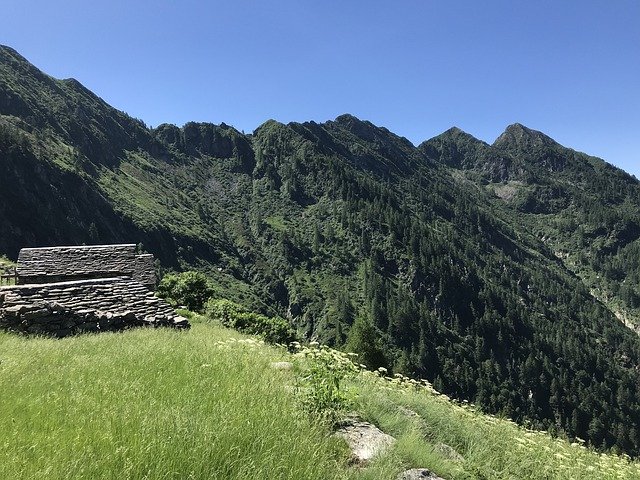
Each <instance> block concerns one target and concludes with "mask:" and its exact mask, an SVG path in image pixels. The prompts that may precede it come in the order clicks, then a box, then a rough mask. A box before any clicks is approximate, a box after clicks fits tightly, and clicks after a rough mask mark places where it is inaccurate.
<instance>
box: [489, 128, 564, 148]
mask: <svg viewBox="0 0 640 480" xmlns="http://www.w3.org/2000/svg"><path fill="white" fill-rule="evenodd" d="M554 145H558V144H557V142H556V141H555V140H553V139H552V138H551V137H549V136H547V135H545V134H544V133H542V132H539V131H537V130H533V129H531V128H528V127H525V126H524V125H522V124H521V123H514V124H512V125H509V126H508V127H507V128H506V130H505V131H504V132H503V133H502V134H501V135H500V136H499V137H498V138H497V139H496V141H495V142H493V146H494V147H496V148H514V147H515V148H517V149H523V148H524V149H528V148H531V147H542V146H554Z"/></svg>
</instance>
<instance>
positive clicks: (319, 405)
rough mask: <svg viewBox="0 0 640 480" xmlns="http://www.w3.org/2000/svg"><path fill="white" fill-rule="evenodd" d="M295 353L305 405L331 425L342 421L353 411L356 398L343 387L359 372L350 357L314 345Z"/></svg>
mask: <svg viewBox="0 0 640 480" xmlns="http://www.w3.org/2000/svg"><path fill="white" fill-rule="evenodd" d="M296 347H298V348H299V349H300V350H299V351H298V353H296V355H295V356H296V359H297V361H296V363H295V366H296V372H297V374H298V375H297V385H298V389H299V391H300V392H301V393H302V396H303V405H304V406H305V408H306V409H307V410H308V411H309V412H310V413H312V414H314V415H318V416H319V417H321V418H323V419H326V420H328V421H330V422H335V421H337V420H339V419H340V418H341V417H343V416H344V414H345V413H346V412H347V411H348V410H349V409H350V408H352V407H353V403H354V400H355V398H356V397H355V394H353V393H351V392H350V391H349V390H347V389H346V388H345V387H344V380H346V379H348V378H350V377H354V376H355V375H356V374H357V373H358V371H359V369H358V367H357V366H356V365H355V364H354V363H353V362H352V361H351V359H350V358H349V355H347V354H345V353H342V352H339V351H338V350H333V349H331V348H328V347H326V346H324V345H323V346H322V347H319V346H318V344H317V343H316V342H312V343H311V344H310V345H309V346H308V347H300V345H296Z"/></svg>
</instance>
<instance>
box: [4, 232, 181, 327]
mask: <svg viewBox="0 0 640 480" xmlns="http://www.w3.org/2000/svg"><path fill="white" fill-rule="evenodd" d="M16 275H17V276H16V285H14V286H8V287H0V328H4V329H8V330H13V331H19V332H26V333H39V334H46V335H53V336H57V337H64V336H67V335H73V334H75V333H81V332H97V331H105V330H121V329H124V328H128V327H132V326H142V325H149V326H170V327H175V328H189V323H188V321H187V320H186V319H185V318H183V317H181V316H179V315H177V314H176V313H175V311H174V310H173V308H171V306H170V305H169V304H168V303H167V302H165V301H164V300H162V299H160V298H158V297H156V296H155V295H154V294H153V289H154V288H155V286H156V276H155V270H154V259H153V255H149V254H144V255H140V254H137V253H136V246H135V245H133V244H126V245H96V246H69V247H46V248H23V249H22V250H21V251H20V253H19V255H18V264H17V267H16Z"/></svg>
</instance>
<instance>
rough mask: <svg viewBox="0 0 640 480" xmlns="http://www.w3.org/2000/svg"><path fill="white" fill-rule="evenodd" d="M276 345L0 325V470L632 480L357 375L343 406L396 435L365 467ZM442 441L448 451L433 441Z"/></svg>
mask: <svg viewBox="0 0 640 480" xmlns="http://www.w3.org/2000/svg"><path fill="white" fill-rule="evenodd" d="M282 360H285V361H290V360H292V356H291V355H290V354H289V353H287V352H286V351H285V350H284V349H283V348H278V347H271V346H268V345H265V344H264V343H262V342H261V341H260V340H257V339H255V338H250V337H245V336H241V335H239V334H237V333H236V332H233V331H231V330H227V329H224V328H222V327H220V326H217V325H215V324H212V323H206V322H199V321H198V318H196V319H195V321H194V324H193V328H192V329H191V330H189V331H173V330H169V329H156V330H153V329H135V330H129V331H126V332H122V333H103V334H98V335H85V336H78V337H73V338H67V339H62V340H53V339H46V338H26V337H20V336H16V335H13V334H9V333H4V332H0V479H3V480H4V479H7V480H9V479H11V480H13V479H54V480H58V479H189V478H193V479H255V478H266V479H271V478H274V479H395V478H396V477H397V475H398V474H399V473H400V472H402V471H403V470H405V469H407V468H413V467H425V468H429V469H431V470H432V471H434V472H436V473H438V474H439V475H441V476H442V477H444V478H446V479H491V480H493V479H505V480H506V479H541V480H542V479H545V480H546V479H558V480H560V479H562V480H565V479H576V480H582V479H638V478H640V466H639V464H638V463H637V462H632V461H630V460H629V459H627V458H624V457H618V456H615V455H604V454H599V453H597V452H594V451H591V450H589V449H586V448H584V447H583V446H581V445H579V444H570V443H569V442H568V441H565V440H560V439H553V438H551V437H550V436H549V435H547V434H546V433H540V432H532V431H527V430H525V429H523V428H521V427H518V426H516V425H515V424H513V423H512V422H509V421H507V420H502V419H498V418H494V417H491V416H486V415H482V414H480V413H478V412H477V411H476V410H475V409H474V408H472V407H470V406H467V405H463V404H458V403H455V402H452V401H450V400H449V399H447V398H446V397H444V396H442V395H439V394H437V392H434V391H433V390H432V389H431V388H430V386H429V385H425V384H422V385H419V384H418V383H417V382H415V381H408V380H407V379H403V378H395V379H384V378H381V377H379V376H377V375H376V374H374V373H373V372H364V371H363V372H361V373H360V374H359V375H358V376H357V377H356V378H355V379H353V380H352V381H351V382H350V383H349V384H348V386H347V388H348V390H349V391H350V392H351V394H352V395H353V396H354V398H355V401H354V408H355V409H356V410H357V411H358V413H359V414H360V415H361V416H362V417H363V418H364V419H366V420H369V421H372V422H374V423H375V424H376V425H378V426H379V427H380V428H382V429H383V430H384V431H385V432H387V433H389V434H391V435H394V436H395V437H396V438H397V439H398V441H397V443H396V444H395V446H394V447H392V448H391V449H390V450H389V451H387V453H385V454H384V455H382V456H380V457H378V458H377V459H375V460H374V461H372V462H371V463H370V464H369V465H368V466H366V467H355V466H353V465H351V464H350V463H349V451H348V449H347V447H346V445H345V444H344V443H343V442H342V441H341V440H338V439H335V438H333V437H331V436H330V433H331V432H330V429H329V427H328V426H327V424H326V423H323V422H320V421H318V420H316V419H314V417H312V416H309V414H308V413H306V412H305V411H304V409H303V408H301V402H300V398H299V397H298V396H297V395H298V393H297V390H296V388H295V385H296V381H295V375H296V373H295V371H290V370H278V369H274V368H272V366H271V363H272V362H276V361H282ZM442 444H446V445H448V446H450V447H451V448H452V449H454V450H455V451H456V452H457V453H458V454H460V455H461V457H455V458H454V457H452V456H451V455H450V454H449V453H447V452H446V451H443V449H442V447H441V445H442Z"/></svg>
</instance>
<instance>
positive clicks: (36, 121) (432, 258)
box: [0, 47, 640, 455]
mask: <svg viewBox="0 0 640 480" xmlns="http://www.w3.org/2000/svg"><path fill="white" fill-rule="evenodd" d="M121 242H127V243H128V242H135V243H141V244H142V246H143V248H144V249H146V250H148V251H149V252H151V253H153V254H154V255H155V256H156V257H157V258H158V259H159V260H160V265H159V269H160V270H161V271H163V272H167V271H171V270H188V269H195V270H200V271H202V272H204V273H206V274H207V275H208V276H209V277H210V278H211V280H212V282H213V284H214V288H215V290H216V295H217V296H220V297H225V298H229V299H231V300H234V301H236V302H238V303H241V304H244V305H246V306H248V307H250V308H253V309H256V310H259V311H262V312H264V313H268V314H277V315H281V316H283V317H285V318H287V319H288V320H289V321H290V322H291V324H292V325H293V326H294V327H295V328H296V329H297V330H298V332H299V334H300V335H301V336H303V337H306V338H310V339H311V338H313V339H317V340H319V341H321V342H323V343H327V344H330V345H334V346H337V347H344V346H345V345H346V346H347V347H349V346H351V347H354V349H356V350H360V351H359V352H358V353H360V354H361V355H362V358H364V359H366V360H367V363H369V364H370V365H369V366H371V367H378V366H385V367H387V368H390V369H393V370H394V371H397V372H403V373H405V374H409V375H412V376H416V377H422V378H427V379H428V380H430V381H431V382H433V384H434V386H435V387H436V388H437V389H438V390H440V391H442V392H445V393H447V394H449V395H451V396H453V397H455V398H458V399H466V400H469V401H472V402H476V403H477V404H479V405H481V406H482V408H483V409H485V410H486V411H489V412H493V413H500V414H503V415H506V416H508V417H510V418H513V419H514V420H516V421H518V422H520V423H523V424H526V425H530V426H532V427H536V428H543V429H548V430H551V431H552V432H555V433H558V434H562V435H567V436H569V437H572V438H573V437H581V438H584V439H585V440H587V441H588V442H589V443H590V444H591V445H593V446H595V447H598V448H599V447H602V448H614V449H616V450H618V451H621V452H626V453H629V454H631V455H638V454H640V368H639V365H640V338H639V337H638V333H637V331H636V330H637V328H638V326H639V325H640V289H639V288H638V281H639V279H640V183H639V182H638V180H637V179H636V178H635V177H633V176H631V175H629V174H627V173H625V172H624V171H622V170H620V169H618V168H616V167H614V166H612V165H610V164H608V163H606V162H605V161H603V160H602V159H599V158H595V157H592V156H589V155H586V154H583V153H580V152H576V151H574V150H572V149H570V148H566V147H564V146H562V145H560V144H558V143H557V142H555V141H554V140H553V139H551V138H550V137H548V136H547V135H545V134H543V133H541V132H538V131H535V130H532V129H529V128H527V127H525V126H523V125H520V124H517V123H516V124H513V125H510V126H508V127H507V128H506V130H505V131H504V133H503V134H501V135H500V136H499V137H498V138H497V139H496V141H495V142H494V143H493V144H491V145H489V144H487V143H485V142H483V141H481V140H478V139H476V138H474V137H473V136H472V135H469V134H467V133H465V132H463V131H462V130H460V129H458V128H455V127H454V128H451V129H450V130H447V131H446V132H444V133H442V134H441V135H438V136H436V137H434V138H431V139H429V140H426V141H425V142H423V143H422V144H420V145H418V146H415V145H413V144H412V143H411V142H409V141H408V140H407V139H405V138H403V137H401V136H398V135H395V134H394V133H392V132H390V131H389V130H387V129H385V128H382V127H378V126H376V125H373V124H372V123H370V122H367V121H363V120H360V119H358V118H356V117H354V116H352V115H341V116H339V117H338V118H336V119H335V120H333V121H328V122H325V123H316V122H305V123H289V124H282V123H279V122H277V121H274V120H269V121H267V122H265V123H264V124H262V125H261V126H260V127H258V128H257V129H256V130H255V131H254V132H253V133H251V134H244V133H242V132H239V131H238V130H236V129H235V128H233V127H231V126H229V125H225V124H220V125H214V124H209V123H195V122H190V123H187V124H185V125H184V126H182V127H178V126H175V125H170V124H163V125H160V126H158V127H157V128H149V127H147V126H146V125H145V124H144V122H142V121H140V120H137V119H135V118H132V117H130V116H129V115H127V114H126V113H124V112H122V111H119V110H117V109H115V108H113V107H111V106H109V105H108V104H107V103H106V102H104V101H103V100H102V99H101V98H99V97H98V96H97V95H95V94H94V93H92V92H91V91H89V90H88V89H86V88H85V87H84V86H82V85H81V84H80V83H79V82H78V81H76V80H73V79H66V80H57V79H54V78H52V77H50V76H48V75H46V74H45V73H43V72H41V71H40V70H38V69H37V68H36V67H35V66H33V65H31V64H30V63H29V62H28V61H27V60H26V59H24V58H23V57H22V56H20V55H19V54H18V53H17V52H16V51H15V50H13V49H11V48H9V47H0V255H1V254H4V255H6V256H7V257H9V258H10V259H15V258H16V257H17V253H18V251H19V249H20V248H22V247H33V246H47V245H63V244H83V243H86V244H98V243H121Z"/></svg>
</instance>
